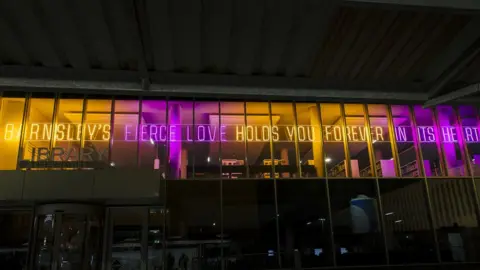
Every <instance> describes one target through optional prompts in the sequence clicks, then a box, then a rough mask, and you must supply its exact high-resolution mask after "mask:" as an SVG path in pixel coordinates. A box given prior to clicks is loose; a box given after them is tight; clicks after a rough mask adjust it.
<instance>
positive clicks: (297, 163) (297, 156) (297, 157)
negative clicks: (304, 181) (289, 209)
mask: <svg viewBox="0 0 480 270" xmlns="http://www.w3.org/2000/svg"><path fill="white" fill-rule="evenodd" d="M291 105H292V110H293V124H294V133H293V134H294V136H295V167H296V168H297V171H296V173H297V175H298V177H296V178H303V173H302V164H301V163H300V161H301V157H300V147H299V144H298V117H297V103H296V102H295V101H293V102H291ZM290 178H292V177H290Z"/></svg>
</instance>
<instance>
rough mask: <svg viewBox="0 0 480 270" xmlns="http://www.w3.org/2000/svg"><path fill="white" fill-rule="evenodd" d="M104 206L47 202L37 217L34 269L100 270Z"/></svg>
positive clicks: (39, 210)
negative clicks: (49, 203)
mask: <svg viewBox="0 0 480 270" xmlns="http://www.w3.org/2000/svg"><path fill="white" fill-rule="evenodd" d="M102 212H103V211H102V209H101V208H99V207H96V206H86V205H43V206H40V207H38V208H37V210H36V216H35V235H36V237H35V239H34V245H33V246H34V252H33V255H32V260H33V262H32V265H33V269H38V270H44V269H45V270H46V269H55V270H56V269H62V270H77V269H78V270H94V269H100V261H101V260H100V252H101V240H102V227H103V214H102Z"/></svg>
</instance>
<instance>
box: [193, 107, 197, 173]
mask: <svg viewBox="0 0 480 270" xmlns="http://www.w3.org/2000/svg"><path fill="white" fill-rule="evenodd" d="M196 106H197V102H196V100H195V98H193V104H192V125H193V140H192V148H193V149H196V148H195V141H196V139H197V128H196V127H195V107H196ZM194 153H195V152H194ZM195 160H196V158H195V154H194V155H193V156H192V173H193V175H192V178H193V179H195V178H196V177H195Z"/></svg>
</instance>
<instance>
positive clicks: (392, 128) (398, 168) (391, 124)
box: [367, 105, 403, 178]
mask: <svg viewBox="0 0 480 270" xmlns="http://www.w3.org/2000/svg"><path fill="white" fill-rule="evenodd" d="M367 106H368V105H367ZM384 106H386V108H387V121H388V133H389V136H390V147H391V149H392V156H393V163H394V165H395V174H396V177H399V178H401V177H403V175H402V170H401V166H400V164H401V162H400V154H399V153H398V146H397V136H395V134H396V132H395V123H394V121H393V113H392V107H391V106H390V105H384Z"/></svg>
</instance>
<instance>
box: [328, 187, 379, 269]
mask: <svg viewBox="0 0 480 270" xmlns="http://www.w3.org/2000/svg"><path fill="white" fill-rule="evenodd" d="M329 188H330V199H331V207H332V222H333V232H334V241H335V248H336V259H337V264H338V265H374V264H384V263H385V258H386V256H385V248H384V239H383V235H382V232H381V225H380V218H379V210H378V209H379V205H378V203H379V202H378V198H377V194H376V184H375V180H373V179H372V180H370V179H368V180H367V179H354V180H352V179H335V180H329Z"/></svg>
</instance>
